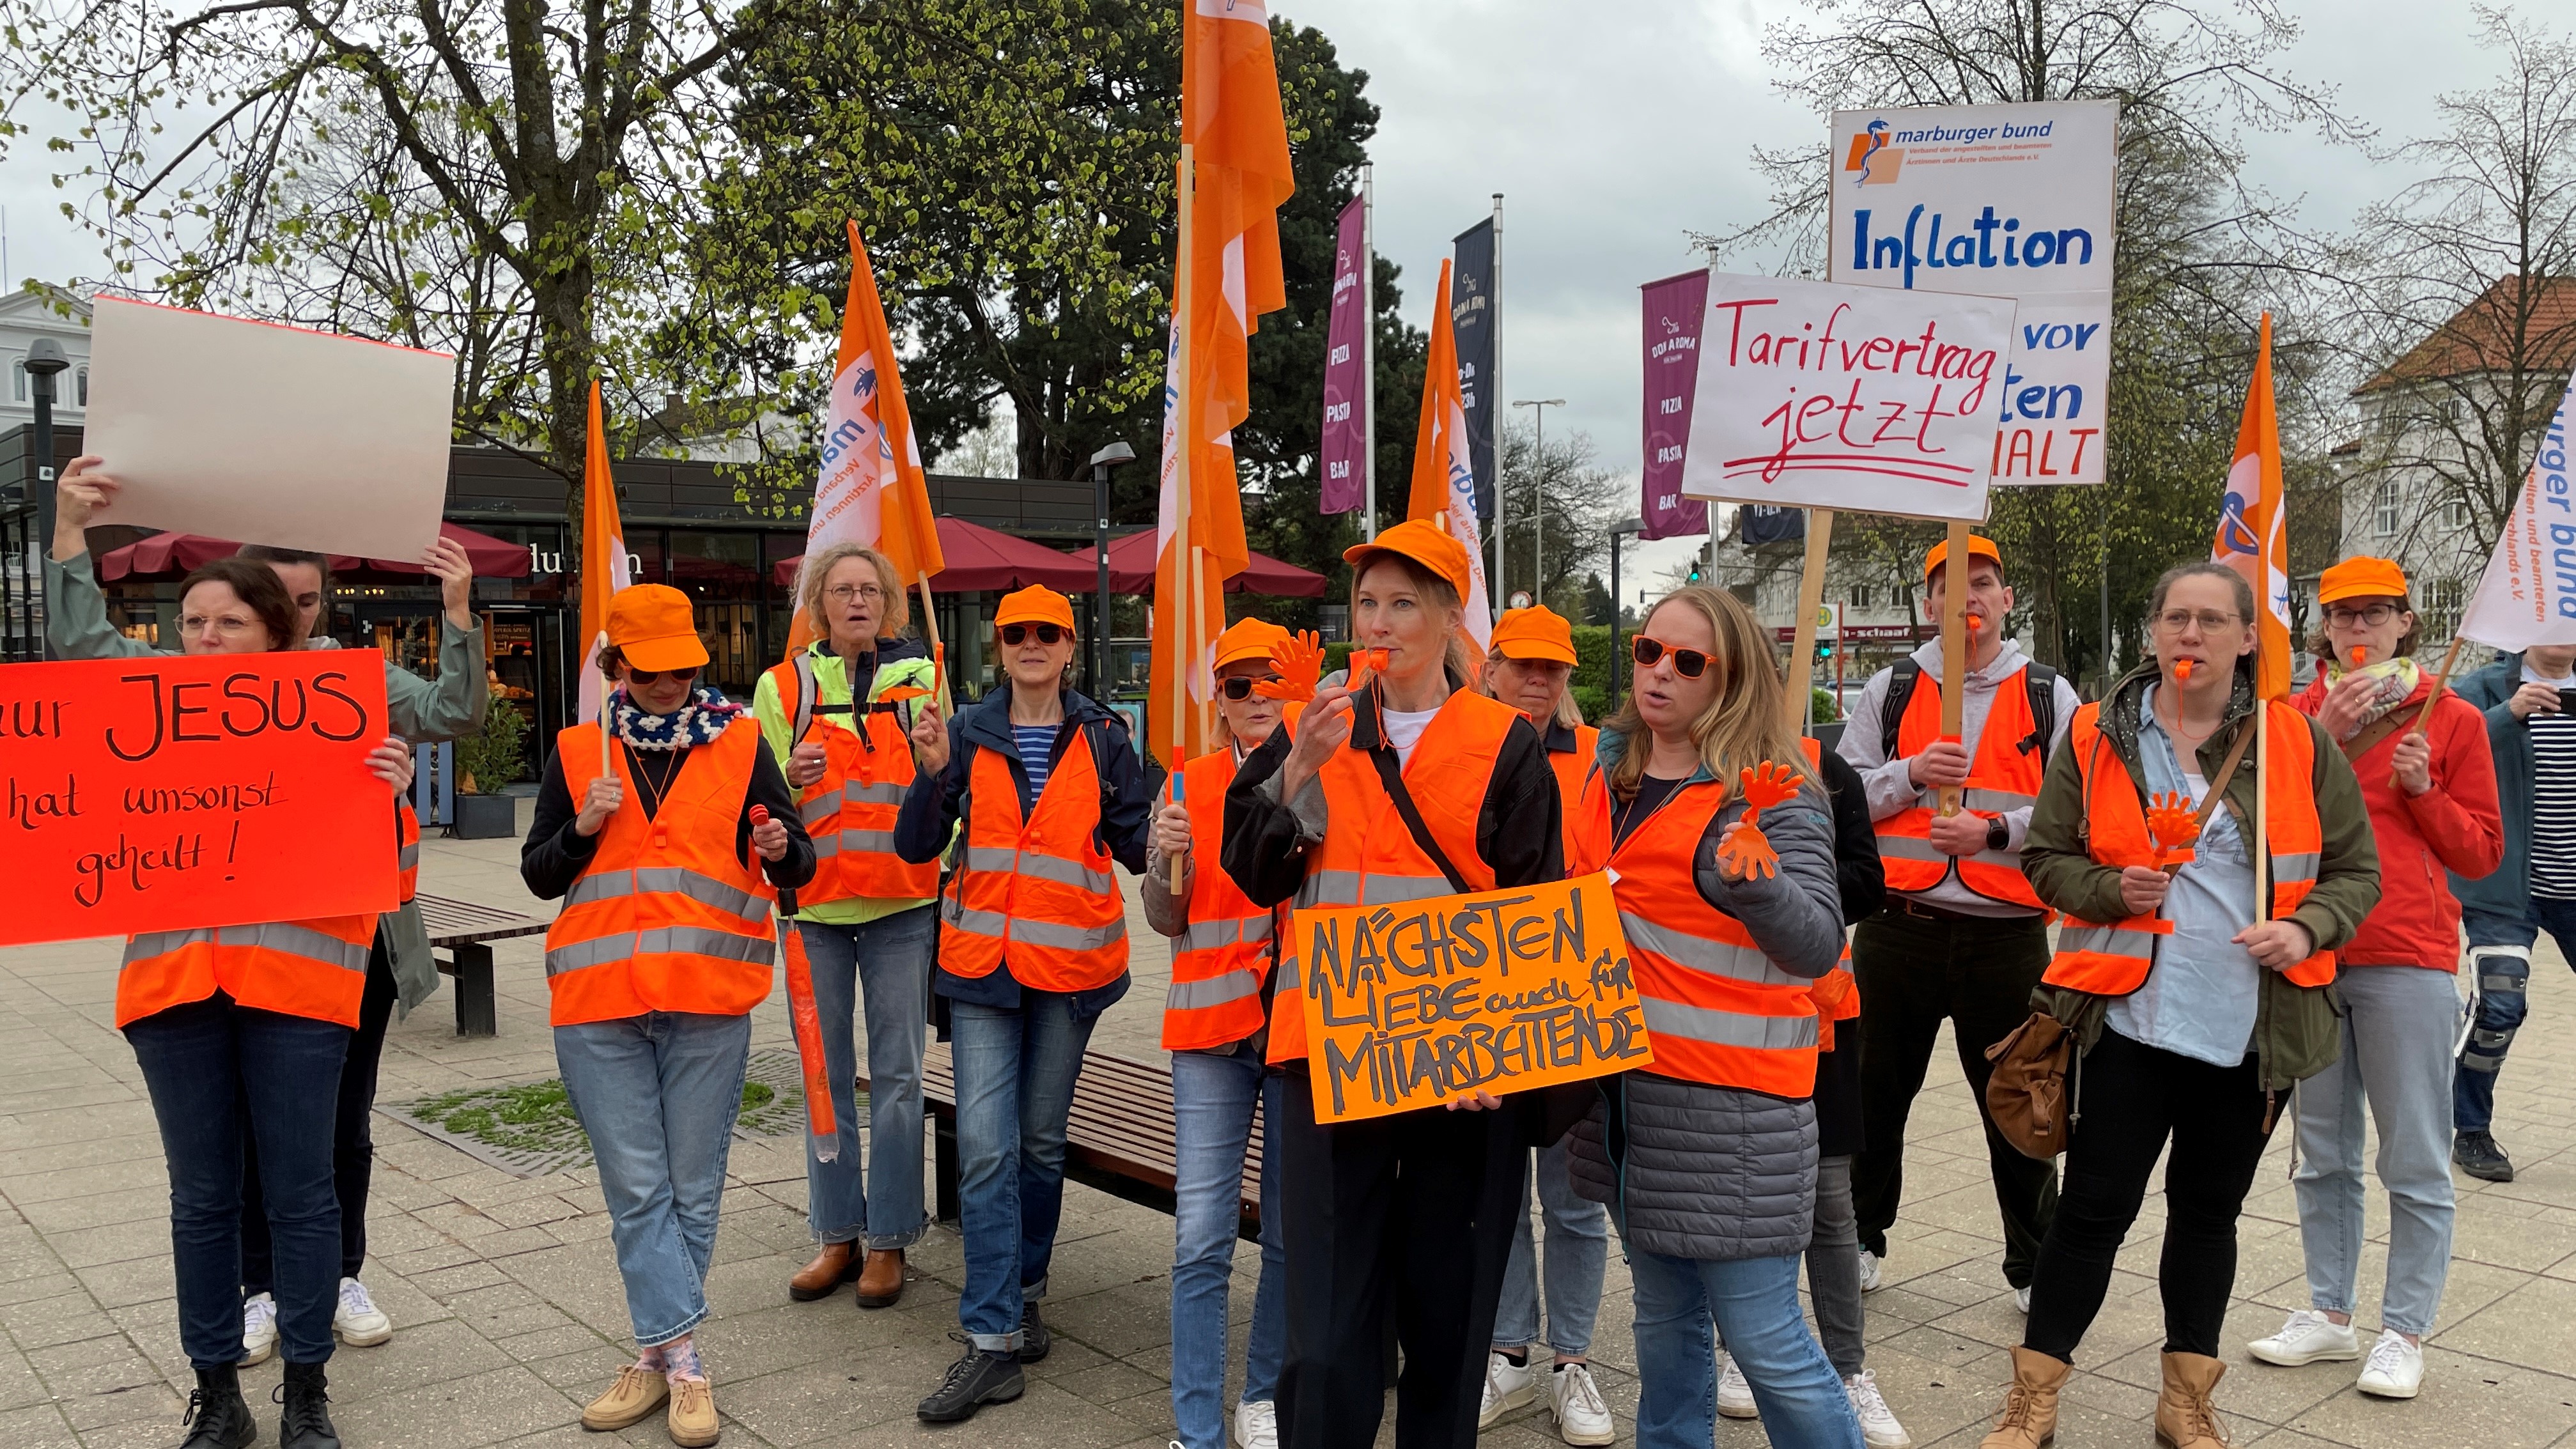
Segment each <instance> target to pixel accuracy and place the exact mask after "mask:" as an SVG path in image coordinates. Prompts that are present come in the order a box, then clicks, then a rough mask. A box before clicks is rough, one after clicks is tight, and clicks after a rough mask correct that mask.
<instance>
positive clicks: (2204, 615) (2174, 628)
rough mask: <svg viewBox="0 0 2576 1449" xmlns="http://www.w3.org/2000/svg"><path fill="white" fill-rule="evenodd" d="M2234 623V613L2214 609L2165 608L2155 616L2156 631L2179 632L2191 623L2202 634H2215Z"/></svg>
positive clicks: (2161, 632) (2163, 632) (2162, 632)
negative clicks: (2197, 627) (2198, 628)
mask: <svg viewBox="0 0 2576 1449" xmlns="http://www.w3.org/2000/svg"><path fill="white" fill-rule="evenodd" d="M2236 623H2237V616H2236V615H2234V614H2228V613H2221V612H2220V611H2219V610H2216V609H2167V610H2165V611H2164V612H2163V613H2161V614H2158V615H2157V616H2156V632H2158V633H2160V634H2179V633H2181V632H2182V631H2183V630H2185V629H2188V628H2190V627H2191V626H2192V625H2194V624H2198V625H2199V626H2200V632H2202V633H2203V634H2215V633H2217V632H2218V631H2220V630H2222V629H2229V628H2233V627H2235V625H2236Z"/></svg>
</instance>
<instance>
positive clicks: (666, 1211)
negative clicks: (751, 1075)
mask: <svg viewBox="0 0 2576 1449" xmlns="http://www.w3.org/2000/svg"><path fill="white" fill-rule="evenodd" d="M750 1059H751V1018H750V1017H749V1016H704V1015H699V1014H697V1013H694V1012H685V1011H654V1012H647V1013H645V1014H644V1015H642V1016H625V1017H619V1018H617V1019H616V1020H613V1021H590V1022H583V1023H582V1024H581V1025H579V1026H559V1027H556V1028H555V1064H556V1065H557V1066H558V1067H559V1068H561V1069H562V1071H563V1083H564V1092H565V1094H566V1095H568V1096H570V1097H571V1098H572V1110H573V1115H575V1116H577V1117H579V1118H580V1119H581V1128H582V1130H583V1131H584V1132H587V1133H589V1134H590V1148H591V1152H592V1154H593V1155H594V1156H595V1157H596V1158H597V1159H598V1164H599V1190H600V1195H601V1196H602V1197H605V1198H606V1199H607V1200H608V1212H609V1223H608V1236H609V1239H610V1241H612V1242H613V1243H615V1244H616V1246H617V1276H618V1277H620V1278H621V1279H623V1280H625V1283H626V1316H627V1318H628V1319H629V1320H631V1321H632V1322H633V1324H634V1327H635V1341H636V1343H638V1344H640V1345H642V1346H643V1347H645V1348H651V1347H654V1346H655V1345H657V1344H664V1343H669V1342H671V1341H672V1340H674V1339H678V1338H684V1337H686V1336H687V1335H688V1332H689V1330H690V1329H693V1328H695V1327H697V1326H698V1324H699V1322H700V1321H701V1320H703V1319H704V1318H705V1317H706V1316H707V1293H706V1286H707V1264H708V1263H709V1262H710V1261H711V1260H712V1259H713V1258H714V1257H715V1251H716V1213H717V1210H718V1209H719V1208H720V1207H721V1206H722V1205H723V1203H724V1185H725V1160H726V1158H727V1156H728V1155H730V1153H731V1152H732V1150H733V1124H734V1120H735V1119H736V1118H737V1117H739V1116H741V1115H742V1078H743V1069H744V1067H745V1066H747V1065H748V1064H749V1062H750Z"/></svg>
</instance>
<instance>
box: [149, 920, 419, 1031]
mask: <svg viewBox="0 0 2576 1449" xmlns="http://www.w3.org/2000/svg"><path fill="white" fill-rule="evenodd" d="M375 939H376V916H375V914H374V913H373V912H369V913H368V914H366V915H359V916H326V917H323V918H322V919H319V920H311V921H272V922H269V923H266V924H264V925H256V926H201V927H198V928H197V929H194V930H188V931H152V932H148V933H146V934H144V935H140V936H128V937H126V938H125V964H124V965H123V966H122V967H121V968H119V969H118V971H117V973H116V1025H117V1027H118V1028H119V1029H120V1030H121V1029H123V1028H124V1026H125V1025H126V1023H128V1022H131V1021H138V1020H141V1019H142V1018H144V1017H147V1016H150V1015H152V1014H153V1013H155V1012H160V1011H167V1010H169V1009H170V1008H171V1007H174V1006H185V1005H187V1004H188V1003H189V1002H192V1001H203V1000H205V999H206V998H207V997H209V996H212V995H214V994H215V993H216V992H218V991H221V992H224V993H226V994H228V995H229V996H231V997H232V999H233V1000H234V1001H235V1002H238V1003H239V1004H241V1005H243V1006H248V1007H255V1008H257V1009H258V1010H261V1011H274V1012H278V1013H281V1014H283V1015H286V1016H302V1017H309V1018H311V1019H312V1020H315V1021H332V1022H338V1023H339V1024H340V1025H342V1026H345V1027H350V1028H352V1029H354V1028H356V1026H357V1024H358V1003H359V1001H360V1000H362V999H363V998H364V997H365V996H366V994H367V948H368V947H369V946H371V945H373V944H374V943H375Z"/></svg>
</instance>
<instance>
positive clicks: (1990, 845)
mask: <svg viewBox="0 0 2576 1449" xmlns="http://www.w3.org/2000/svg"><path fill="white" fill-rule="evenodd" d="M2011 845H2012V827H2010V826H2008V825H2006V824H2004V818H2003V817H2002V816H2000V815H1998V816H1996V817H1995V818H1994V819H1992V820H1989V821H1987V822H1986V849H1988V850H2005V849H2009V848H2010V847H2011Z"/></svg>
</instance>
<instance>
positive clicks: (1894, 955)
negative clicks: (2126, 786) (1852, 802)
mask: <svg viewBox="0 0 2576 1449" xmlns="http://www.w3.org/2000/svg"><path fill="white" fill-rule="evenodd" d="M1949 547H1950V546H1949V545H1948V544H1947V543H1940V544H1935V545H1933V548H1932V551H1931V552H1930V553H1929V554H1928V555H1926V556H1925V557H1924V560H1923V579H1924V583H1923V589H1924V610H1925V612H1926V614H1927V615H1928V616H1930V617H1933V618H1939V617H1941V611H1942V609H1943V607H1944V604H1945V601H1946V600H1947V598H1948V596H1949V587H1950V583H1951V580H1952V578H1953V577H1954V576H1953V575H1952V574H1951V572H1950V570H1949V568H1948V564H1949V556H1948V555H1949ZM1962 576H1964V578H1965V580H1966V584H1967V595H1968V597H1967V599H1966V600H1965V605H1966V611H1967V618H1968V661H1967V670H1966V675H1965V686H1964V688H1963V689H1962V690H1961V698H1960V738H1958V739H1955V740H1953V739H1945V738H1943V737H1942V734H1941V713H1942V711H1941V704H1942V700H1941V679H1942V670H1943V660H1942V654H1941V641H1940V640H1938V639H1934V640H1931V641H1929V642H1927V643H1925V644H1924V645H1922V646H1921V647H1920V648H1918V649H1916V650H1915V651H1914V652H1913V653H1912V654H1911V655H1909V656H1907V657H1906V658H1905V659H1903V660H1900V661H1898V663H1897V664H1896V665H1895V666H1894V667H1893V668H1889V669H1882V670H1880V671H1879V672H1878V673H1877V674H1875V675H1873V676H1871V678H1870V681H1869V683H1868V685H1867V686H1866V687H1864V688H1863V689H1862V690H1861V696H1860V699H1859V700H1858V701H1857V702H1856V703H1855V704H1854V705H1853V707H1852V712H1851V718H1850V720H1849V721H1848V722H1847V723H1846V724H1845V726H1844V729H1843V737H1842V744H1841V746H1840V750H1841V754H1842V756H1843V758H1844V759H1846V760H1849V761H1850V762H1851V763H1852V765H1853V766H1854V767H1855V768H1857V769H1858V770H1859V771H1860V772H1861V776H1862V778H1863V779H1865V780H1866V781H1867V782H1868V785H1869V805H1870V815H1871V817H1872V818H1873V819H1874V820H1875V821H1876V822H1877V828H1878V853H1879V857H1880V859H1881V860H1882V861H1884V862H1885V866H1886V871H1887V893H1888V894H1887V907H1886V909H1884V910H1882V911H1880V912H1879V913H1878V914H1877V915H1876V916H1874V917H1872V918H1870V919H1869V920H1867V921H1864V922H1862V923H1861V925H1860V928H1859V929H1858V930H1856V931H1855V932H1853V934H1852V971H1853V974H1854V976H1855V978H1856V979H1857V980H1858V981H1859V984H1860V989H1861V1000H1862V1002H1863V1003H1864V1004H1863V1006H1862V1008H1861V1017H1860V1026H1859V1030H1858V1033H1857V1034H1858V1036H1859V1037H1860V1039H1861V1041H1862V1043H1863V1046H1862V1049H1861V1058H1860V1059H1861V1063H1862V1066H1861V1120H1862V1123H1863V1124H1864V1125H1863V1135H1864V1136H1866V1138H1867V1139H1868V1145H1867V1146H1865V1147H1863V1148H1862V1149H1861V1151H1860V1154H1859V1155H1858V1156H1857V1157H1856V1158H1855V1159H1854V1160H1853V1163H1852V1195H1853V1205H1854V1208H1855V1210H1856V1211H1857V1213H1858V1214H1859V1218H1860V1243H1861V1286H1862V1287H1863V1288H1865V1289H1869V1290H1872V1291H1875V1290H1876V1289H1877V1288H1878V1286H1879V1281H1880V1273H1881V1267H1880V1265H1881V1263H1882V1261H1883V1260H1884V1259H1885V1258H1886V1256H1887V1230H1888V1229H1889V1228H1890V1227H1892V1226H1894V1225H1895V1223H1896V1218H1897V1211H1898V1209H1899V1207H1900V1206H1901V1205H1902V1201H1903V1198H1904V1191H1905V1124H1906V1120H1907V1118H1908V1116H1909V1115H1910V1114H1911V1113H1912V1111H1913V1107H1914V1098H1915V1096H1916V1094H1917V1093H1919V1092H1921V1091H1922V1090H1923V1075H1924V1072H1925V1071H1926V1069H1927V1068H1929V1066H1930V1065H1931V1061H1932V1050H1933V1046H1934V1044H1935V1042H1936V1041H1937V1040H1938V1038H1939V1036H1940V1033H1941V1024H1942V1022H1943V1021H1944V1020H1945V1019H1946V1020H1947V1021H1949V1022H1950V1023H1951V1025H1952V1027H1953V1029H1954V1030H1953V1038H1954V1042H1955V1045H1956V1047H1957V1049H1958V1053H1959V1066H1960V1070H1961V1071H1962V1073H1963V1074H1964V1075H1965V1076H1966V1077H1967V1079H1968V1095H1969V1098H1970V1100H1972V1101H1974V1102H1975V1103H1976V1106H1977V1113H1978V1117H1979V1119H1980V1120H1981V1121H1983V1122H1984V1125H1985V1129H1986V1169H1987V1173H1988V1175H1989V1176H1990V1177H1991V1179H1992V1181H1993V1185H1994V1193H1995V1207H1996V1210H1997V1212H1998V1214H1999V1215H2000V1216H2001V1218H2002V1220H2003V1230H2004V1262H2003V1269H2004V1282H2005V1283H2006V1285H2007V1286H2009V1287H2010V1288H2011V1289H2012V1290H2013V1294H2014V1298H2015V1301H2016V1302H2017V1303H2019V1304H2021V1305H2023V1306H2025V1307H2026V1306H2027V1305H2028V1303H2029V1295H2030V1274H2031V1263H2032V1260H2033V1259H2034V1258H2036V1257H2037V1256H2038V1254H2039V1240H2040V1239H2041V1238H2042V1237H2043V1236H2045V1235H2046V1234H2047V1232H2048V1219H2049V1214H2050V1213H2051V1212H2052V1211H2054V1209H2055V1204H2056V1202H2057V1169H2056V1167H2055V1165H2054V1164H2052V1163H2046V1162H2033V1161H2031V1160H2030V1159H2029V1158H2027V1157H2024V1156H2022V1155H2021V1154H2020V1153H2018V1152H2016V1151H2014V1150H2013V1147H2012V1144H2011V1143H2009V1142H2006V1141H2005V1140H2004V1139H2003V1137H2002V1135H2001V1134H2000V1133H1998V1132H1996V1131H1995V1129H1994V1124H1993V1121H1992V1120H1991V1119H1990V1118H1989V1117H1988V1116H1987V1113H1986V1105H1985V1103H1986V1077H1987V1075H1988V1073H1990V1072H1991V1071H1992V1070H1993V1067H1992V1064H1990V1063H1989V1062H1987V1060H1986V1048H1987V1047H1989V1046H1991V1045H1993V1044H1994V1043H1996V1042H1998V1041H2001V1040H2003V1039H2004V1037H2005V1036H2007V1035H2008V1034H2010V1033H2011V1031H2012V1029H2013V1028H2014V1027H2016V1026H2019V1025H2021V1023H2022V1019H2023V1018H2024V1017H2026V1016H2028V1015H2029V1014H2030V992H2031V988H2032V987H2034V986H2037V985H2038V984H2039V976H2040V973H2041V972H2042V971H2044V970H2046V969H2047V966H2048V921H2047V912H2046V911H2045V910H2043V909H2042V908H2041V906H2040V903H2039V898H2038V897H2036V896H2034V895H2032V894H2031V889H2030V883H2029V882H2028V881H2026V880H2024V879H2023V878H2022V872H2021V854H2020V852H2021V841H2022V836H2023V833H2024V832H2025V831H2026V830H2027V829H2028V828H2029V823H2030V807H2031V801H2032V800H2033V799H2035V798H2036V797H2037V796H2038V794H2039V782H2040V776H2041V771H2042V770H2043V769H2044V768H2045V767H2046V764H2047V761H2048V758H2049V756H2050V755H2051V754H2052V753H2053V752H2054V751H2055V749H2056V748H2057V746H2058V743H2059V742H2060V741H2063V740H2064V739H2065V737H2066V723H2067V721H2068V720H2070V719H2072V718H2073V717H2074V715H2075V708H2076V705H2077V704H2078V703H2079V701H2078V700H2077V699H2076V697H2075V690H2074V688H2073V687H2072V686H2070V685H2069V684H2068V683H2067V682H2066V681H2065V679H2063V678H2062V677H2060V676H2059V675H2058V673H2057V671H2055V670H2053V669H2050V668H2049V667H2048V666H2047V665H2044V664H2041V663H2038V662H2037V661H2035V660H2033V659H2031V658H2030V657H2029V656H2028V655H2026V654H2024V653H2023V652H2022V649H2021V646H2020V645H2019V644H2018V643H2016V642H2015V641H2013V640H2011V639H2007V638H2005V637H2004V620H2005V616H2006V615H2008V614H2010V613H2011V612H2012V607H2013V591H2012V588H2011V586H2010V585H2008V584H2007V583H2005V582H2004V567H2003V555H2002V554H2001V553H2000V552H1999V551H1998V550H1997V549H1996V548H1995V546H1994V544H1993V543H1992V542H1991V541H1989V540H1987V539H1983V538H1976V537H1971V538H1970V539H1969V540H1968V563H1967V567H1966V568H1965V569H1964V570H1962ZM1943 786H1959V787H1963V788H1964V799H1963V801H1962V803H1963V805H1964V807H1965V808H1964V809H1962V810H1961V812H1960V813H1959V814H1957V815H1953V816H1948V817H1943V816H1941V815H1938V814H1937V813H1935V806H1936V805H1937V804H1938V799H1939V792H1940V789H1941V787H1943Z"/></svg>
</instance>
